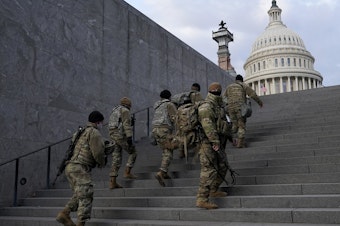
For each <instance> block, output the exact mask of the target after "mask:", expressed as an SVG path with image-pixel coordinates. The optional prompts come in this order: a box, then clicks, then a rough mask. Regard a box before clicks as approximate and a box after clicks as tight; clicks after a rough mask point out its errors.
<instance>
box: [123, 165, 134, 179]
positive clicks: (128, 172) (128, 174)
mask: <svg viewBox="0 0 340 226" xmlns="http://www.w3.org/2000/svg"><path fill="white" fill-rule="evenodd" d="M131 169H132V168H131V167H128V166H127V167H125V171H124V177H125V178H128V179H136V178H137V177H136V175H134V174H132V173H131Z"/></svg>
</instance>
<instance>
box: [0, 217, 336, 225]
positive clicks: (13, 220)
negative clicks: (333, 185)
mask: <svg viewBox="0 0 340 226" xmlns="http://www.w3.org/2000/svg"><path fill="white" fill-rule="evenodd" d="M0 221H1V222H2V223H3V225H6V226H18V225H25V226H37V225H44V226H60V223H58V222H56V220H55V219H54V217H17V216H16V217H1V216H0ZM73 221H74V222H76V219H75V218H73ZM207 225H209V226H316V225H317V224H314V223H310V224H307V223H250V222H215V221H183V220H174V221H171V220H130V219H129V220H127V219H98V218H92V219H91V220H90V221H89V222H87V223H86V226H207ZM322 225H324V224H322ZM335 225H338V224H327V226H335Z"/></svg>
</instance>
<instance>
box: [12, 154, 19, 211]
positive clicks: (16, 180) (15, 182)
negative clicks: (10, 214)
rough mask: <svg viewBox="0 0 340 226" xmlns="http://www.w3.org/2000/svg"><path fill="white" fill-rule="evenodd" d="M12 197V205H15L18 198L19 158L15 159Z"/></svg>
mask: <svg viewBox="0 0 340 226" xmlns="http://www.w3.org/2000/svg"><path fill="white" fill-rule="evenodd" d="M14 178H15V179H14V198H13V206H17V200H18V178H19V159H16V160H15V177H14Z"/></svg>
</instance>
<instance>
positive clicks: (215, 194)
mask: <svg viewBox="0 0 340 226" xmlns="http://www.w3.org/2000/svg"><path fill="white" fill-rule="evenodd" d="M227 195H228V194H227V192H224V191H211V192H210V194H209V196H210V197H215V198H221V197H226V196H227Z"/></svg>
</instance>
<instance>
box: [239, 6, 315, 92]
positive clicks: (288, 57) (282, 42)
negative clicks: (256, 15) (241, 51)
mask: <svg viewBox="0 0 340 226" xmlns="http://www.w3.org/2000/svg"><path fill="white" fill-rule="evenodd" d="M281 12H282V10H281V9H280V8H279V7H278V6H277V4H276V1H272V6H271V8H270V9H269V11H268V15H269V24H268V26H267V27H266V29H265V31H264V32H263V33H262V34H261V35H260V36H259V37H258V38H257V39H256V40H255V42H254V44H253V46H252V50H251V53H250V56H249V57H248V59H247V60H246V62H245V64H244V70H245V77H244V82H245V83H247V84H248V85H249V86H250V87H252V88H253V89H254V90H255V91H256V93H257V94H258V95H261V96H262V95H270V94H276V93H285V92H291V91H298V90H306V89H314V88H318V87H322V76H321V74H320V73H319V72H318V71H316V70H314V57H313V56H312V55H311V53H310V52H309V51H307V49H306V47H305V45H304V43H303V40H302V39H301V38H300V37H299V35H297V34H296V33H295V32H293V31H292V30H290V29H288V28H287V27H286V25H284V24H283V23H282V20H281Z"/></svg>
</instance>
